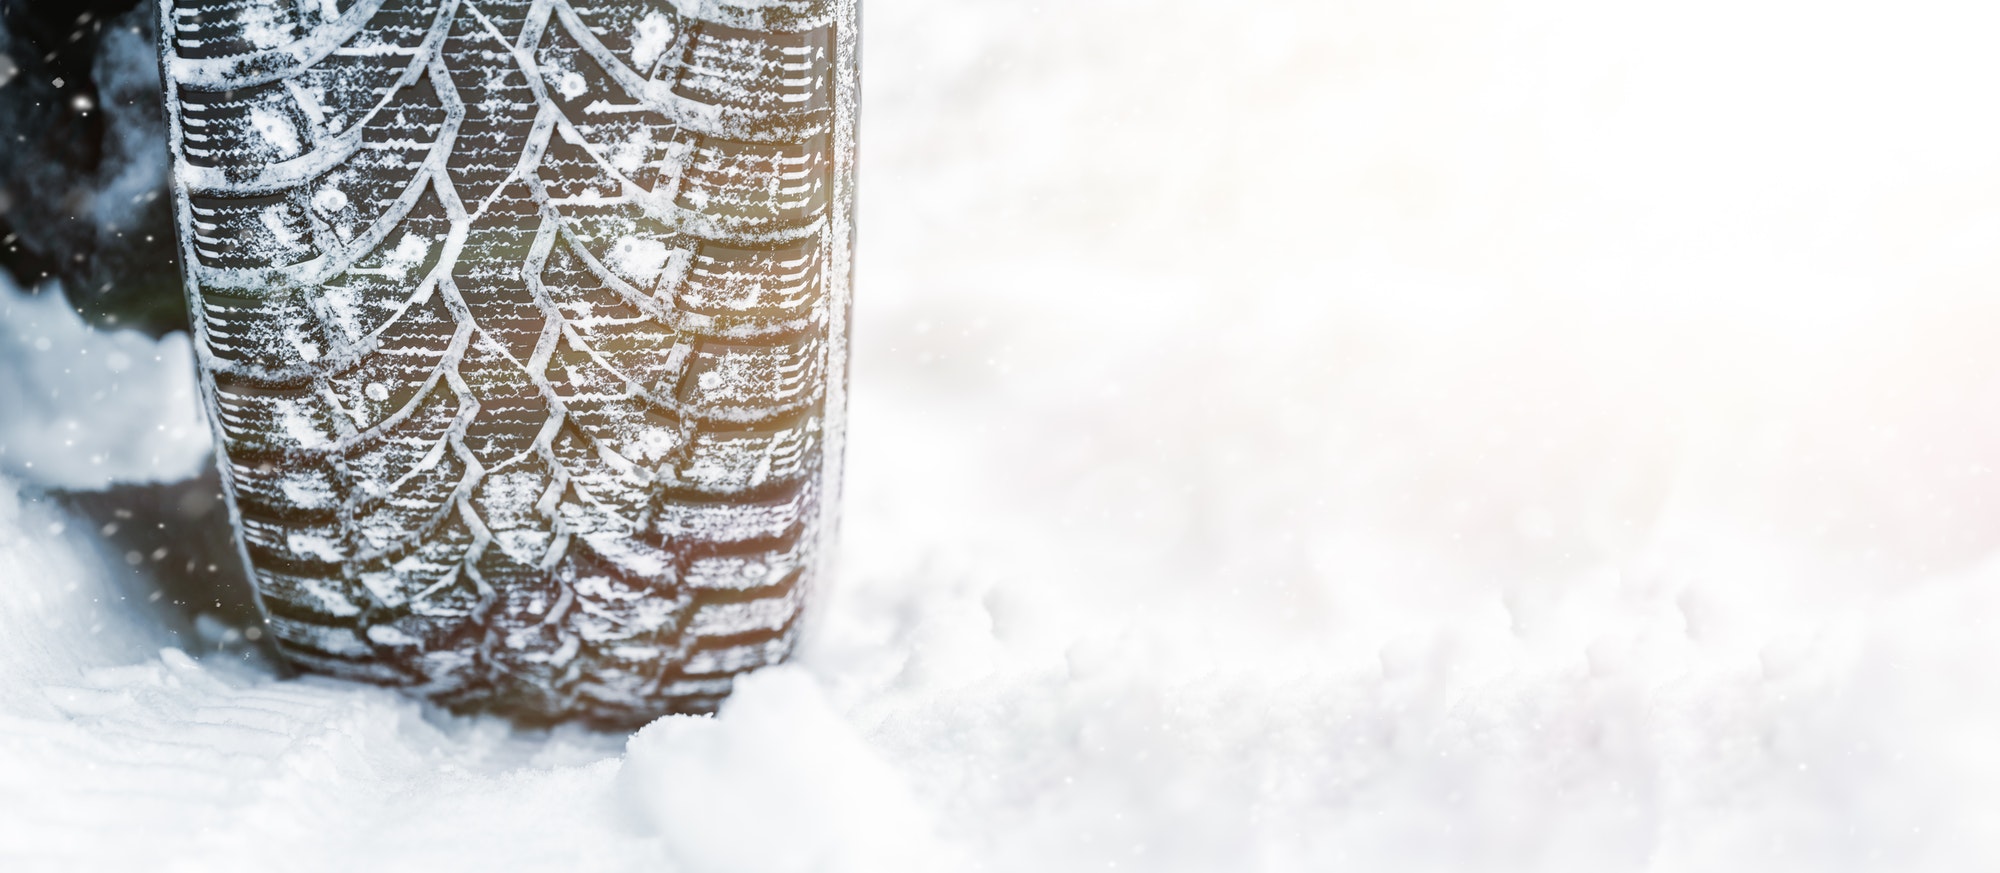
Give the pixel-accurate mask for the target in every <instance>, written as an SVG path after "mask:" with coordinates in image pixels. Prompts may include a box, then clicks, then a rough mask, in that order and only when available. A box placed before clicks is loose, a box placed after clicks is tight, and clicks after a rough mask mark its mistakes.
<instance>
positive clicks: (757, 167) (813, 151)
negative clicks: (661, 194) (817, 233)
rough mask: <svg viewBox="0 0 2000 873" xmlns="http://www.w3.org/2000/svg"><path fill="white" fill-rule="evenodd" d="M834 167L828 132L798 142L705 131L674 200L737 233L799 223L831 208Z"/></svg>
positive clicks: (803, 222) (689, 160)
mask: <svg viewBox="0 0 2000 873" xmlns="http://www.w3.org/2000/svg"><path fill="white" fill-rule="evenodd" d="M829 170H830V168H829V167H828V166H827V161H826V140H825V138H824V137H815V138H813V139H812V140H810V141H808V142H805V143H796V144H794V143H757V142H735V141H731V140H725V139H718V138H713V137H701V138H699V139H697V140H696V141H695V146H694V153H693V155H692V156H690V158H689V159H688V165H687V169H686V170H685V171H684V172H683V173H682V175H681V186H680V189H679V191H678V192H677V193H676V194H675V195H674V204H675V205H677V206H679V207H681V208H683V209H686V210H689V211H691V212H698V213H701V214H702V215H704V216H707V217H709V218H711V219H714V220H715V221H716V222H717V223H718V224H719V225H720V226H721V227H723V228H724V229H726V230H730V231H734V232H738V233H757V232H769V231H772V230H776V229H779V228H784V227H797V226H800V225H804V224H806V223H808V222H811V221H812V220H813V219H814V218H816V217H818V216H819V215H820V214H821V213H822V212H824V211H825V210H826V204H827V200H828V198H829V197H830V196H831V194H832V191H831V188H832V185H831V184H830V180H829V178H828V177H829V175H830V173H829Z"/></svg>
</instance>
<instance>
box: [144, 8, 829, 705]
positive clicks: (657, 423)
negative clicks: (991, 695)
mask: <svg viewBox="0 0 2000 873" xmlns="http://www.w3.org/2000/svg"><path fill="white" fill-rule="evenodd" d="M163 2H164V6H163V8H162V16H163V17H162V27H161V31H162V33H163V34H165V36H164V38H163V70H164V71H165V76H164V79H165V83H166V94H167V116H168V133H169V140H170V142H171V145H172V148H173V151H174V184H173V190H174V195H175V200H176V208H177V212H178V218H179V222H180V231H181V246H182V251H183V258H182V262H183V264H184V265H185V278H186V286H187V289H188V296H189V304H190V307H191V309H192V310H193V312H194V318H193V322H194V325H195V333H196V337H197V343H196V346H197V349H198V350H199V354H200V357H201V360H202V368H203V374H204V385H205V388H206V391H207V397H208V401H209V404H210V412H211V413H212V417H213V419H214V422H215V425H216V433H217V436H218V439H219V443H220V446H221V454H222V458H221V461H222V470H223V481H224V484H225V486H226V487H225V491H226V493H227V495H228V497H229V501H230V505H231V511H232V514H233V517H234V519H235V523H236V527H237V533H238V537H239V540H240V542H241V546H242V549H243V551H244V558H245V561H246V562H247V563H248V565H249V567H250V568H251V571H252V575H253V577H254V579H255V581H256V586H257V589H258V592H259V600H260V603H261V609H262V610H263V612H264V615H265V620H266V623H267V626H268V629H269V631H270V633H271V634H272V636H273V637H274V638H275V640H276V641H277V643H278V646H279V649H280V650H281V651H282V652H283V653H284V654H285V656H286V657H287V658H288V659H289V660H290V661H291V662H292V663H294V664H296V665H299V666H301V667H304V668H307V669H310V670H315V671H320V672H326V673H332V674H335V675H340V676H346V677H352V678H359V679H365V680H370V681H375V682H382V683H388V684H394V685H401V686H406V687H409V688H411V689H413V690H415V691H417V692H418V693H421V694H423V695H426V696H428V697H431V698H433V699H436V700H438V701H440V702H442V703H445V704H446V705H449V706H452V707H454V708H459V709H489V710H497V711H502V712H505V713H508V714H510V715H512V716H514V717H516V718H519V719H522V720H525V721H530V722H545V721H554V720H563V719H578V720H584V721H588V722H592V723H597V724H601V725H606V726H629V725H632V724H637V723H643V722H644V721H646V720H648V719H650V718H652V717H654V716H657V715H659V714H662V713H667V712H699V711H706V710H710V709H712V708H713V707H714V706H715V704H716V702H717V701H718V700H720V698H721V697H722V696H723V695H725V694H727V693H728V690H729V688H730V683H731V677H733V676H734V675H735V674H737V673H739V672H741V671H744V670H748V669H751V668H754V667H758V666H761V665H764V664H768V663H772V662H775V661H778V660H780V659H783V658H784V657H786V655H787V654H788V653H789V651H790V650H791V648H792V645H793V642H794V640H795V639H796V637H797V634H798V632H799V627H800V623H799V617H800V614H801V611H802V609H803V607H804V601H805V598H806V597H807V596H808V593H809V591H810V589H811V587H812V580H813V578H814V576H815V574H816V573H817V572H818V566H817V565H818V563H819V561H820V560H821V557H822V552H823V548H822V545H821V544H822V541H823V540H824V539H826V538H827V537H828V536H829V535H830V534H831V528H832V521H833V520H832V518H831V515H830V510H829V509H827V508H826V507H829V506H830V505H831V504H832V502H833V500H834V499H835V497H836V496H837V493H838V485H839V477H838V459H839V455H840V439H841V437H840V434H841V423H842V420H843V401H844V393H845V392H844V386H845V372H846V360H847V347H846V331H847V307H848V300H849V290H848V289H849V283H850V274H851V270H850V263H851V257H852V254H851V253H852V239H853V231H852V223H851V210H850V208H849V205H850V204H852V202H853V192H852V179H853V170H852V167H853V157H852V156H853V147H854V121H855V100H856V94H857V90H856V89H857V81H856V67H855V45H856V42H855V39H856V34H855V23H856V17H855V16H856V8H855V3H854V2H853V0H733V2H732V0H679V2H671V0H568V2H565V0H532V2H531V0H442V2H439V0H299V2H296V3H294V2H290V0H163Z"/></svg>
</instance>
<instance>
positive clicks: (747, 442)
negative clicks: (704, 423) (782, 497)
mask: <svg viewBox="0 0 2000 873" xmlns="http://www.w3.org/2000/svg"><path fill="white" fill-rule="evenodd" d="M819 443H820V420H819V414H818V409H817V408H811V409H806V410H801V411H800V412H797V413H793V414H791V415H789V416H787V417H785V418H780V419H774V420H771V421H766V422H762V423H759V424H757V425H754V426H750V427H745V428H743V429H740V430H737V429H723V428H721V427H718V428H716V429H713V430H703V431H697V432H696V433H695V436H694V439H693V440H692V441H691V442H690V443H689V445H688V448H687V460H686V462H684V463H682V464H680V465H679V466H677V467H675V468H674V469H672V470H669V471H666V472H667V481H668V482H669V483H671V485H672V486H674V487H677V488H680V489H684V490H686V491H689V492H692V493H696V494H711V495H728V494H742V493H743V492H746V491H752V490H755V489H760V488H766V487H770V486H774V485H781V484H784V483H789V482H794V481H798V480H801V479H804V478H806V477H808V476H810V475H811V474H813V473H816V472H818V466H819V465H818V458H819V447H820V446H819Z"/></svg>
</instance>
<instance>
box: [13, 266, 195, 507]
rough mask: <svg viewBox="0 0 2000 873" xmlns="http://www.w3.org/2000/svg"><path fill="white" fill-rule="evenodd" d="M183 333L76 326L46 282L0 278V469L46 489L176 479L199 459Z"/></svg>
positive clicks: (189, 353)
mask: <svg viewBox="0 0 2000 873" xmlns="http://www.w3.org/2000/svg"><path fill="white" fill-rule="evenodd" d="M195 390H196V389H195V365H194V351H193V347H192V345H191V344H190V343H189V341H188V337H187V334H185V333H170V334H167V335H166V336H163V337H160V338H159V339H158V340H155V339H152V338H150V337H147V336H146V335H145V334H142V333H139V332H138V331H133V330H120V331H113V332H103V331H97V330H93V329H92V328H90V327H89V326H88V325H86V324H84V321H83V319H82V317H80V316H78V315H77V314H76V310H74V309H72V308H70V305H69V303H68V302H67V301H66V300H65V299H64V298H63V294H62V291H61V288H60V286H57V285H55V284H53V283H51V284H50V286H49V287H48V289H46V290H44V291H43V292H42V293H40V294H32V295H31V294H26V293H24V292H23V291H22V290H21V289H20V288H18V287H17V286H15V284H14V282H13V280H11V279H9V278H8V277H7V276H6V275H5V274H4V273H0V410H5V412H4V414H0V473H5V474H7V475H9V476H12V477H14V478H16V479H18V480H22V481H26V482H32V483H35V484H37V485H41V486H44V487H50V488H102V487H104V486H106V485H110V484H112V483H115V482H158V481H173V480H176V479H184V478H187V477H188V476H191V475H194V473H195V471H197V470H199V469H200V468H201V466H202V465H203V464H204V463H206V462H207V460H208V455H209V446H210V437H209V429H208V424H207V422H205V421H204V420H203V418H202V416H201V412H200V409H201V404H200V403H199V402H197V400H196V395H195Z"/></svg>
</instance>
